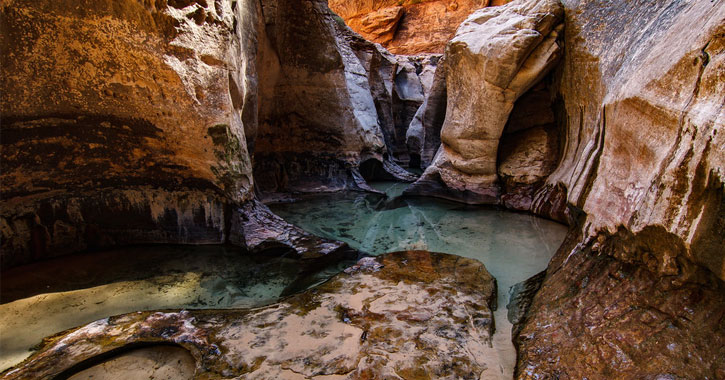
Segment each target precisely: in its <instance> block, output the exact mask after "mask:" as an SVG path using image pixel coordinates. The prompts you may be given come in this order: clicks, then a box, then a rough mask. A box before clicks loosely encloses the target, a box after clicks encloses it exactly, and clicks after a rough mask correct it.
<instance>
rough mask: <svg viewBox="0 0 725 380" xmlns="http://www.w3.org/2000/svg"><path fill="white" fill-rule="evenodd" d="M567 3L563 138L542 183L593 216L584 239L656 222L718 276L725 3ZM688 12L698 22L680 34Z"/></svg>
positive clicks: (720, 269) (724, 232)
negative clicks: (556, 161) (560, 188)
mask: <svg viewBox="0 0 725 380" xmlns="http://www.w3.org/2000/svg"><path fill="white" fill-rule="evenodd" d="M648 4H649V3H648ZM653 4H654V3H653ZM565 5H566V7H567V10H568V13H567V14H569V15H570V17H569V18H568V19H567V29H566V31H567V32H566V33H567V36H566V41H567V46H566V49H565V51H566V56H565V64H564V72H563V77H562V81H561V92H562V97H563V100H564V107H565V118H566V119H567V120H568V128H567V136H566V139H567V141H568V143H567V144H566V146H565V150H564V153H563V158H562V162H561V164H560V165H559V166H558V168H557V170H556V171H555V172H554V173H553V174H552V175H551V177H550V178H549V180H548V182H549V183H551V184H556V183H562V184H563V185H564V186H565V187H566V188H567V189H568V192H569V194H568V201H569V203H571V204H573V205H576V206H577V207H579V208H581V209H582V210H583V211H584V212H585V213H586V214H587V215H589V217H588V218H587V220H586V225H587V226H586V229H587V230H588V231H589V234H590V235H593V234H596V233H597V232H598V231H600V230H607V231H610V232H611V231H614V230H616V229H617V228H618V226H620V225H622V226H625V227H626V228H628V229H630V230H631V231H632V232H637V231H639V230H641V229H643V228H645V227H647V226H656V225H660V226H663V227H665V229H666V230H667V231H669V232H671V233H673V234H675V235H677V236H679V237H681V238H682V241H683V243H684V244H685V246H686V247H688V249H687V250H686V251H685V253H684V254H685V255H686V256H687V257H688V259H690V260H691V261H694V262H697V263H699V264H701V265H703V266H705V267H707V268H709V269H710V270H711V271H713V272H714V273H716V274H718V276H720V278H722V279H725V272H723V268H725V266H724V265H723V260H725V256H723V255H722V252H723V250H722V246H723V243H725V242H724V241H723V239H722V238H721V237H722V236H724V235H725V230H723V225H722V224H719V222H718V220H721V219H718V218H721V217H719V216H716V215H722V210H723V206H722V199H723V187H722V183H723V170H724V165H725V160H724V158H725V156H723V150H722V149H718V148H716V147H719V146H724V145H725V140H723V139H725V137H724V136H725V134H723V133H722V132H721V131H722V130H723V123H724V122H723V120H724V119H723V110H722V107H721V105H722V104H723V103H724V102H725V98H724V97H723V94H725V90H724V89H725V87H724V86H725V81H723V80H722V72H723V65H724V64H725V55H724V54H723V45H724V44H725V41H724V40H723V37H722V32H723V28H724V26H723V22H722V20H723V19H724V18H725V9H723V8H722V7H720V6H718V5H717V4H714V3H707V2H704V3H687V4H685V3H678V4H676V5H675V6H673V7H666V6H664V4H659V3H657V4H656V6H654V5H653V6H650V5H645V4H643V5H641V6H637V7H634V8H633V9H628V10H627V11H626V12H625V11H622V10H621V9H618V8H616V7H615V8H610V7H607V8H606V9H605V10H602V9H601V8H600V7H599V4H597V3H595V2H590V1H566V2H565ZM625 13H626V15H624V14H625ZM603 19H612V20H617V21H616V22H613V23H608V24H606V25H605V24H603V23H602V21H601V20H603ZM663 20H667V21H666V22H664V21H663ZM692 20H698V21H697V23H698V25H701V27H698V28H697V29H696V30H692V33H687V34H686V35H684V36H683V35H682V30H685V29H687V30H690V29H688V28H687V27H686V26H685V25H689V24H690V23H692V22H693V21H692ZM660 21H662V22H660ZM642 23H646V24H647V25H648V27H647V28H643V27H641V26H642V25H644V24H642ZM622 31H628V32H627V33H622ZM625 36H627V37H625ZM613 46H616V48H612V47H613ZM623 56H626V57H629V58H628V59H625V60H622V59H621V57H623ZM718 213H719V214H718ZM716 247H719V248H716ZM716 252H718V253H716Z"/></svg>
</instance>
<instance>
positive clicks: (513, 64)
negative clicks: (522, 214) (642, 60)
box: [406, 1, 563, 204]
mask: <svg viewBox="0 0 725 380" xmlns="http://www.w3.org/2000/svg"><path fill="white" fill-rule="evenodd" d="M562 20H563V8H562V7H561V5H560V4H559V3H558V1H538V2H534V1H528V2H513V3H511V4H508V5H506V6H503V7H496V8H484V9H480V10H478V11H476V12H474V13H473V14H472V15H471V16H470V17H469V18H468V19H466V21H465V22H464V23H463V24H461V27H460V28H459V29H458V32H457V33H456V37H455V38H454V39H453V40H451V42H450V43H449V44H448V47H447V48H446V57H445V65H446V68H445V71H446V75H445V77H446V91H447V98H448V99H447V108H446V114H445V121H444V122H443V125H442V127H441V132H440V137H441V146H440V148H439V150H438V152H437V153H436V156H435V158H434V159H433V162H432V163H431V165H430V166H429V167H428V168H427V169H426V171H425V173H423V176H422V177H421V178H420V179H419V180H418V181H417V182H416V183H415V184H413V185H412V186H411V187H410V188H409V189H407V190H406V192H407V193H409V194H421V195H434V196H440V197H445V198H451V199H455V200H462V201H464V202H468V203H493V204H496V203H499V202H500V201H501V199H500V198H501V184H500V181H499V176H498V170H499V168H498V167H499V162H498V161H499V154H498V149H499V144H500V140H501V136H502V134H503V132H504V128H505V127H506V123H507V120H508V117H509V114H510V113H511V111H512V109H513V107H514V103H515V101H516V100H517V99H518V98H519V97H521V95H523V94H524V93H526V92H527V91H528V90H529V89H530V88H531V87H532V86H533V85H534V84H536V83H537V82H538V81H540V80H541V79H542V78H543V77H544V76H545V75H546V74H547V73H548V72H549V71H550V70H551V69H552V68H553V67H554V65H555V64H556V62H557V61H558V59H559V57H560V51H559V50H560V49H559V45H558V43H557V39H558V37H559V34H560V33H559V32H560V31H561V29H562V27H561V25H560V23H561V21H562ZM423 112H424V111H423ZM544 135H546V134H544ZM519 140H520V139H519ZM539 140H541V139H539ZM544 140H546V138H545V137H544ZM547 145H548V144H547V143H546V142H544V143H543V146H544V147H546V146H547ZM526 149H530V150H531V149H532V147H530V146H527V147H526ZM512 150H515V149H513V148H512V149H508V150H507V151H506V152H503V153H505V154H508V153H511V151H512ZM542 150H543V151H544V152H547V151H548V150H549V149H546V148H544V149H542ZM512 160H513V159H512ZM518 161H521V160H518ZM524 164H525V163H524ZM510 166H512V165H509V167H510ZM549 166H550V165H549ZM503 170H504V171H506V170H507V169H506V168H504V169H503ZM506 174H512V173H511V172H506ZM530 174H531V173H521V175H520V177H522V178H523V177H524V176H531V175H530ZM538 179H540V176H537V180H538ZM527 181H528V180H527ZM524 182H526V181H524Z"/></svg>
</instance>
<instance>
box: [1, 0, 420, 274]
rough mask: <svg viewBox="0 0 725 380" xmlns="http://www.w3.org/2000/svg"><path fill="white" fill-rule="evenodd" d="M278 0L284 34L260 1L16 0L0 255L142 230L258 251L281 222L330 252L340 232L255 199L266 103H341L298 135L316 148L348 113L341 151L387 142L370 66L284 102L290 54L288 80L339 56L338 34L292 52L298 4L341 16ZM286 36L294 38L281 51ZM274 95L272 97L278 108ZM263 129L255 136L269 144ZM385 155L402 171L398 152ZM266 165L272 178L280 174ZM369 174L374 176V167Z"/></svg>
mask: <svg viewBox="0 0 725 380" xmlns="http://www.w3.org/2000/svg"><path fill="white" fill-rule="evenodd" d="M282 3H283V4H282V5H284V6H282V5H280V6H277V5H276V3H273V2H272V1H271V0H270V1H267V2H265V6H266V7H267V8H268V12H267V13H266V14H267V16H268V17H274V12H272V10H278V11H279V12H285V9H287V11H286V12H287V13H283V16H284V17H288V18H289V21H290V22H289V23H279V25H280V29H281V31H280V32H279V33H278V34H280V36H278V35H277V34H274V28H272V27H270V26H269V25H267V28H265V19H264V18H263V13H262V6H261V4H260V2H258V1H255V0H245V1H239V2H237V1H234V2H226V1H214V2H208V1H168V2H167V1H158V2H155V3H153V4H147V2H141V1H136V0H129V1H122V2H121V3H119V2H116V1H100V2H93V3H87V4H86V3H83V4H77V3H75V2H74V3H73V4H65V3H62V2H60V3H59V2H49V1H38V2H29V1H19V0H18V1H15V0H8V1H4V2H3V3H2V23H1V24H2V28H3V33H2V37H1V38H2V41H0V45H1V46H2V50H3V54H2V66H3V72H4V73H5V74H4V75H3V77H2V82H1V86H2V102H1V107H2V108H1V110H0V112H1V113H2V136H3V137H2V144H3V149H2V162H3V171H2V174H1V175H2V182H3V188H2V214H1V215H0V218H1V219H0V225H1V226H2V229H1V231H2V232H1V233H2V265H3V267H8V266H12V265H17V264H20V263H24V262H29V261H33V260H38V259H42V258H45V257H49V256H57V255H62V254H65V253H71V252H77V251H81V250H87V249H100V248H104V247H111V246H118V245H125V244H139V243H193V244H203V243H223V242H227V241H232V242H235V243H238V244H242V245H243V246H245V247H247V248H249V249H251V250H259V249H261V246H256V245H254V243H255V242H256V243H261V242H266V243H264V245H265V246H266V245H269V243H270V241H271V240H273V239H272V235H274V236H276V238H275V239H277V240H278V242H279V243H281V244H282V245H284V246H287V247H288V248H292V249H295V250H297V251H298V252H300V253H304V254H305V255H307V254H311V253H310V252H311V250H312V251H314V250H316V249H317V248H315V245H319V247H318V248H319V251H320V252H328V251H330V248H331V246H332V245H335V243H331V242H326V241H323V240H320V239H317V238H314V237H310V236H305V233H304V232H302V231H301V230H299V229H297V228H295V227H293V226H291V225H289V224H286V223H284V222H283V221H281V220H280V219H279V218H273V217H272V216H271V214H270V213H268V212H265V211H263V210H264V208H263V207H262V206H261V205H258V204H255V202H256V200H255V195H254V191H253V190H254V189H255V182H254V181H253V179H252V177H253V176H252V167H253V165H252V159H251V157H250V154H249V150H250V149H249V148H253V147H254V145H255V138H256V137H257V134H259V133H260V132H259V129H260V128H259V127H258V120H259V118H260V113H261V117H262V119H263V120H264V121H265V122H266V121H267V120H268V119H267V116H268V113H269V111H268V110H269V109H273V108H274V106H275V105H276V106H281V107H285V108H286V109H288V110H290V112H289V113H287V114H285V115H295V112H296V111H297V109H298V108H301V109H302V110H303V111H306V109H311V110H314V111H317V110H319V107H323V108H324V107H332V108H334V107H333V106H335V107H337V106H338V105H339V106H340V107H342V108H339V109H338V110H339V111H340V115H341V117H339V118H333V119H329V120H321V121H319V123H317V124H314V125H315V126H316V127H317V128H320V131H319V132H320V133H321V134H318V135H316V137H312V138H309V136H308V138H307V140H306V141H305V142H304V143H300V142H299V141H298V142H297V144H298V145H300V146H305V147H306V149H307V150H308V151H313V146H314V145H315V144H321V145H324V144H323V142H330V141H332V144H333V145H335V141H337V140H334V139H331V137H332V136H333V135H334V134H325V131H326V130H325V129H324V128H323V127H326V126H328V125H334V126H335V128H340V127H341V126H342V125H347V123H352V124H351V125H350V126H349V129H348V130H349V131H352V132H350V133H349V135H350V136H349V139H348V140H349V141H348V142H347V143H348V144H349V146H346V147H344V148H343V153H347V152H348V151H354V152H357V154H359V153H360V152H361V151H365V150H366V149H367V150H370V151H371V155H373V156H374V157H375V158H378V159H379V160H381V161H382V160H383V158H382V152H383V151H384V150H385V147H384V145H383V142H382V138H381V133H380V131H379V127H378V124H377V120H376V112H375V107H374V105H373V102H372V97H371V95H370V94H369V90H366V89H365V86H366V83H363V82H365V81H366V79H365V77H361V76H359V75H358V74H361V73H362V74H364V73H365V72H364V70H363V69H362V68H360V67H354V68H348V69H346V70H347V71H345V70H340V71H339V73H342V74H341V75H340V76H339V78H338V79H340V80H342V82H338V83H346V84H349V86H350V89H351V90H350V91H348V92H344V93H338V92H337V87H335V85H334V84H331V86H330V87H328V88H326V89H325V90H324V91H321V92H320V93H318V95H319V96H318V97H317V98H316V100H313V101H327V103H328V105H327V106H323V105H322V104H317V105H315V106H314V108H310V107H312V106H310V104H301V105H300V107H298V108H295V107H296V105H295V104H294V103H292V102H277V103H272V101H271V100H270V99H284V98H285V87H284V86H275V87H270V86H269V81H268V79H269V78H274V77H275V75H279V73H278V71H279V65H277V66H275V65H274V63H275V62H276V60H278V59H279V58H278V57H279V56H280V54H279V52H280V51H282V54H281V56H282V57H291V58H290V60H291V61H290V62H289V63H288V64H286V65H285V66H283V68H284V69H285V70H286V71H285V74H284V78H283V79H285V80H288V81H289V82H291V83H290V84H293V83H294V78H303V77H306V75H307V74H309V72H308V71H306V69H305V68H306V67H319V66H316V65H317V64H318V63H320V64H323V63H325V62H326V61H325V59H324V57H325V54H331V55H332V56H333V58H331V59H332V61H335V59H337V60H338V61H339V56H340V53H339V52H338V51H340V50H342V49H343V48H342V47H340V46H342V45H340V46H338V45H337V43H338V42H337V40H336V39H334V38H328V39H327V40H322V41H318V42H319V43H318V44H317V45H316V46H318V47H319V50H313V51H318V52H319V53H320V54H321V56H323V58H321V59H320V60H318V61H305V59H303V58H305V57H304V56H297V55H295V54H297V53H299V52H295V51H290V50H291V49H292V50H293V49H294V48H293V47H294V46H301V45H299V44H298V43H296V42H295V43H292V42H290V41H289V40H284V39H283V38H289V37H290V36H293V37H295V38H303V37H304V36H308V37H309V36H312V34H311V30H310V31H308V30H304V31H302V32H301V33H299V34H298V35H295V34H294V33H286V34H285V29H284V28H290V27H291V26H292V25H294V23H292V22H293V21H294V19H292V18H291V15H292V14H295V15H297V16H298V17H301V18H303V19H305V18H306V19H307V20H311V21H310V22H316V23H318V25H322V26H324V27H332V26H331V25H334V24H335V22H334V21H330V20H327V19H325V18H321V17H320V15H319V14H318V13H319V12H317V10H318V8H322V6H323V4H318V3H315V4H313V5H308V7H307V8H304V5H303V4H297V3H296V2H282ZM294 6H297V7H298V8H294V9H289V8H290V7H294ZM285 7H287V8H285ZM299 7H302V8H299ZM310 7H311V8H310ZM325 9H326V8H325ZM326 20H327V21H326ZM326 22H327V23H326ZM322 26H320V27H322ZM291 32H295V31H294V30H292V31H291ZM297 32H299V30H298V31H297ZM268 34H269V35H270V37H268ZM309 38H312V37H309ZM277 39H282V40H281V41H279V43H280V45H279V46H281V47H284V49H277V51H275V50H274V49H272V48H270V46H271V45H273V44H274V43H276V42H277ZM285 49H286V50H285ZM348 50H349V49H348ZM335 54H337V57H338V58H334V56H335ZM346 54H347V55H346V56H349V55H350V53H349V52H348V53H346ZM307 58H309V57H307ZM285 62H286V61H285ZM323 66H324V65H323ZM346 67H348V66H346ZM275 69H277V72H276V73H275ZM322 70H323V71H325V70H326V69H324V68H323V69H322ZM355 70H357V71H355ZM328 76H329V75H328ZM299 81H302V79H299ZM361 81H362V82H361ZM313 82H314V80H313ZM260 83H262V84H263V85H262V86H260ZM273 83H274V82H273ZM297 88H299V87H295V89H297ZM323 88H324V86H323ZM270 91H276V92H277V93H276V95H270V94H269V92H270ZM303 91H304V90H303ZM325 91H326V92H325ZM365 91H367V92H365ZM366 94H367V95H366ZM366 96H367V97H366ZM264 101H270V103H267V104H266V106H267V108H265V107H262V104H260V103H261V102H264ZM346 101H347V102H348V103H347V104H348V106H347V109H343V108H345V107H346V106H345V102H346ZM349 104H352V105H349ZM305 107H308V108H305ZM366 107H369V108H366ZM260 108H261V112H260ZM308 114H309V112H308ZM318 114H322V113H319V112H318ZM354 122H357V124H354ZM277 125H279V126H280V127H282V124H281V123H280V124H276V125H275V126H277ZM353 125H357V128H352V126H353ZM376 128H377V129H376ZM261 129H262V132H261V133H262V134H263V133H264V128H261ZM264 141H265V140H264V139H262V143H260V144H257V145H261V146H262V148H264ZM293 142H294V141H293ZM323 147H327V148H330V146H323ZM336 149H337V147H336V148H335V149H333V148H330V150H329V152H331V154H334V152H336ZM260 150H262V151H264V149H260ZM323 150H324V149H323ZM260 156H263V154H260ZM355 164H358V162H355ZM326 167H328V168H329V167H330V165H327V166H326ZM386 168H388V171H395V172H396V173H399V175H405V173H403V172H402V170H400V168H397V167H396V165H394V164H393V163H392V162H389V163H386ZM346 175H348V176H349V173H347V174H346ZM260 177H261V178H262V180H263V183H264V180H265V179H266V178H267V177H268V176H266V175H264V176H260ZM408 179H410V177H408ZM357 182H358V183H360V185H359V186H362V187H365V183H364V179H362V178H359V179H358V180H357ZM248 212H260V214H259V215H255V216H250V215H248V214H245V213H248ZM267 216H269V218H268V217H267ZM262 219H264V220H262ZM239 220H256V221H257V222H258V223H257V224H258V225H264V226H266V227H267V228H269V229H270V231H272V230H274V231H276V233H274V234H273V233H270V231H265V234H263V236H264V238H261V237H253V236H248V235H249V234H248V233H246V232H245V231H244V230H242V229H241V227H242V226H244V224H245V223H246V222H239ZM245 234H246V235H245ZM296 242H305V243H304V244H303V245H304V247H302V246H299V247H295V244H296ZM272 245H274V244H272ZM313 255H314V254H313Z"/></svg>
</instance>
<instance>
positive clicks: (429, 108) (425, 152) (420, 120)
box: [406, 59, 447, 169]
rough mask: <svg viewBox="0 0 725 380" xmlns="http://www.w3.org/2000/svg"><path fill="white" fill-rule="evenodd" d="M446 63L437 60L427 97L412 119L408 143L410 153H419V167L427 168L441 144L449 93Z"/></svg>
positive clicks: (407, 134) (407, 133)
mask: <svg viewBox="0 0 725 380" xmlns="http://www.w3.org/2000/svg"><path fill="white" fill-rule="evenodd" d="M445 67H446V66H445V64H444V61H443V59H441V60H440V61H438V62H437V65H436V69H435V72H434V74H433V80H432V81H431V84H430V88H429V90H428V91H426V98H425V101H424V102H423V104H421V106H420V107H419V108H418V110H417V111H416V113H415V115H414V116H413V119H412V120H411V121H410V125H409V126H408V130H407V132H406V144H407V146H408V151H409V152H410V154H417V155H418V160H419V163H420V164H419V167H420V168H421V169H425V168H427V167H428V166H429V165H430V163H431V162H432V161H433V157H434V155H435V153H436V152H437V151H438V147H440V145H441V138H440V132H441V127H442V126H443V121H444V120H445V116H446V106H447V98H446V96H447V94H446V77H445Z"/></svg>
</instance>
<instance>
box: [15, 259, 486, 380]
mask: <svg viewBox="0 0 725 380" xmlns="http://www.w3.org/2000/svg"><path fill="white" fill-rule="evenodd" d="M373 261H374V262H373ZM495 297H496V295H495V286H494V280H493V278H492V277H491V276H490V274H488V272H487V271H486V269H485V268H484V266H483V265H482V264H481V263H480V262H478V261H476V260H471V259H465V258H461V257H457V256H453V255H446V254H437V253H429V252H422V251H413V252H399V253H393V254H387V255H385V256H382V257H377V258H374V259H364V262H361V264H360V265H358V266H357V269H356V270H354V271H350V273H342V274H340V275H338V276H337V277H335V278H333V279H332V280H331V281H329V282H327V283H325V284H323V285H321V286H320V287H319V288H316V289H314V290H310V291H308V292H305V293H302V294H299V295H297V296H293V297H291V298H289V299H287V300H285V301H283V302H281V303H279V304H276V305H271V306H268V307H265V308H260V309H253V310H228V311H219V310H207V311H181V312H173V311H168V312H138V313H131V314H126V315H121V316H117V317H110V318H106V319H103V320H100V321H97V322H94V323H91V324H89V325H86V326H83V327H80V328H77V329H73V330H70V331H67V332H65V333H62V334H59V335H57V336H54V337H50V338H48V339H46V340H45V341H44V343H43V346H42V348H40V350H39V351H38V352H37V353H36V354H34V355H33V356H32V357H30V358H29V359H28V360H26V361H25V362H23V363H21V364H20V365H18V366H17V367H16V368H14V369H10V370H8V371H6V372H4V373H3V378H4V379H21V378H35V379H50V378H54V377H55V376H57V375H58V374H60V373H65V374H69V375H72V374H73V372H74V370H75V368H78V367H77V366H78V365H79V364H82V363H88V361H89V360H92V359H93V358H95V357H98V356H99V355H104V354H108V353H112V352H114V350H118V349H121V348H124V347H129V345H134V344H141V343H143V344H146V345H152V344H164V343H165V344H174V345H178V346H181V347H183V348H185V349H186V350H188V351H189V352H190V353H191V355H192V356H193V357H194V358H195V359H196V361H197V363H196V373H195V374H194V376H195V378H217V377H224V378H231V377H237V376H243V377H245V378H259V379H279V378H288V377H293V376H306V377H308V378H324V377H325V376H329V375H337V376H340V377H341V378H397V377H405V378H410V377H435V378H443V379H458V378H479V377H481V376H482V375H484V376H485V375H486V374H489V373H491V374H495V373H496V371H498V368H486V366H485V365H484V364H483V361H482V360H484V357H485V355H487V350H488V349H489V347H488V345H489V342H490V337H491V334H492V328H493V321H492V314H491V309H490V308H491V305H492V304H493V302H495V301H494V300H495Z"/></svg>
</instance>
